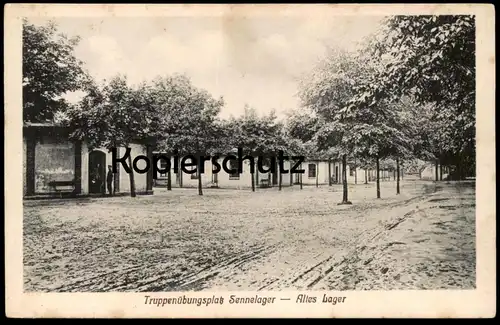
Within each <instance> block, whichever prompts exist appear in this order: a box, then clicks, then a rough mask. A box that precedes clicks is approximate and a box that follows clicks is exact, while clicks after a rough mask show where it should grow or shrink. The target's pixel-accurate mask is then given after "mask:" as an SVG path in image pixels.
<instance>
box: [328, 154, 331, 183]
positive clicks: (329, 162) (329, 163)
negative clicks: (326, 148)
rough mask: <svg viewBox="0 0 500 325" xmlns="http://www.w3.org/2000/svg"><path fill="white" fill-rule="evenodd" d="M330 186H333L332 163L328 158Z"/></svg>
mask: <svg viewBox="0 0 500 325" xmlns="http://www.w3.org/2000/svg"><path fill="white" fill-rule="evenodd" d="M328 186H332V162H331V161H330V158H328Z"/></svg>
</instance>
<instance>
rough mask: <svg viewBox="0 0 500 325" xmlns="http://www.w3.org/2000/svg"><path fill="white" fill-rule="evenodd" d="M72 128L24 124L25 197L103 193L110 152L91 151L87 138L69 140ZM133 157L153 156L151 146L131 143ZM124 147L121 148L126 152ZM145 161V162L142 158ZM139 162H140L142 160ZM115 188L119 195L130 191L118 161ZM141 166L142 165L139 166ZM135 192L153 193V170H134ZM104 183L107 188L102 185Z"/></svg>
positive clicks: (46, 124) (101, 150)
mask: <svg viewBox="0 0 500 325" xmlns="http://www.w3.org/2000/svg"><path fill="white" fill-rule="evenodd" d="M69 134H70V130H69V129H68V128H65V127H61V126H57V125H54V124H48V123H25V125H24V127H23V193H24V197H26V198H28V197H36V196H49V197H50V196H61V195H69V196H80V195H89V194H95V195H99V194H102V193H103V192H104V190H105V188H104V187H105V186H106V174H107V171H108V168H107V166H108V165H111V163H112V156H111V152H108V150H106V149H103V148H98V149H94V150H92V151H89V149H88V147H87V145H86V143H85V142H84V141H72V140H70V139H69ZM130 148H131V155H132V158H133V157H135V156H137V155H147V156H151V153H152V150H151V147H150V146H149V145H148V144H146V143H141V142H139V141H138V142H137V143H134V144H131V145H130ZM123 152H125V149H124V148H119V153H121V154H123ZM141 162H144V161H141ZM139 164H140V163H139ZM118 165H119V168H118V173H117V174H115V175H114V183H113V188H114V189H115V193H116V194H129V193H130V181H129V175H128V174H127V173H126V172H125V170H124V169H123V166H121V164H118ZM140 167H142V166H140ZM134 181H135V182H134V183H135V190H136V194H138V195H140V194H152V193H153V173H152V169H151V171H150V172H148V173H145V174H139V173H134ZM103 186H104V187H103Z"/></svg>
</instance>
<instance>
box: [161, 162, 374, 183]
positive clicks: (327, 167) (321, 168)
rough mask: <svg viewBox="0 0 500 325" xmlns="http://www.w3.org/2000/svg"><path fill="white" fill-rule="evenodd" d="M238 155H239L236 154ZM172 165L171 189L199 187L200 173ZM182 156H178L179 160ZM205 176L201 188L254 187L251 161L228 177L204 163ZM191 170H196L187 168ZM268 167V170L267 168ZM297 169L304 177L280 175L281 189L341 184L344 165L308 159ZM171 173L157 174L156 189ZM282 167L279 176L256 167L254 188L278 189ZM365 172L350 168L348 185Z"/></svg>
mask: <svg viewBox="0 0 500 325" xmlns="http://www.w3.org/2000/svg"><path fill="white" fill-rule="evenodd" d="M235 155H236V154H235ZM224 158H225V157H224V156H221V157H219V159H218V160H217V162H218V163H219V164H220V165H221V166H222V162H223V160H224ZM254 158H255V164H256V165H257V157H254ZM170 159H171V160H170V166H171V168H172V170H171V172H170V176H171V178H172V179H171V186H172V187H186V188H189V187H197V186H198V177H200V175H199V173H194V174H189V173H185V172H182V171H181V170H180V162H179V164H178V165H179V166H178V167H179V170H178V171H177V173H175V172H174V170H173V168H174V158H173V157H170ZM180 160H181V157H179V161H180ZM229 164H230V166H229V167H230V168H231V169H236V168H238V162H237V161H234V160H231V161H230V162H229ZM204 165H205V166H204V173H203V174H201V183H202V187H204V188H209V187H217V188H234V189H243V188H251V187H252V174H251V173H250V162H249V160H244V161H243V173H241V174H238V173H235V174H228V173H227V172H226V171H224V170H223V169H221V170H220V171H219V172H218V173H214V172H213V169H214V168H215V167H213V165H212V162H211V161H205V164H204ZM283 165H284V168H285V170H288V171H290V167H291V166H294V165H295V163H294V162H290V161H285V162H284V164H283ZM166 167H167V162H166V161H165V160H159V161H158V168H159V169H161V170H164V169H166ZM188 168H189V169H191V168H194V167H188ZM267 168H268V167H266V169H267ZM298 169H303V170H304V173H303V174H292V173H289V172H288V173H282V174H281V185H282V186H293V185H299V184H300V183H301V182H302V185H318V186H319V185H329V184H337V183H339V184H341V183H342V164H341V163H340V162H338V161H333V160H328V159H318V160H311V159H309V160H306V161H304V162H302V164H301V166H300V167H299V168H298ZM168 176H169V173H168V172H166V173H161V172H158V173H157V175H156V180H155V181H154V186H157V187H166V186H167V184H168ZM279 177H280V175H279V166H277V168H276V173H271V172H266V173H262V172H260V171H258V169H257V166H255V173H254V182H255V187H271V186H279ZM364 179H365V171H364V169H361V168H357V169H356V172H354V168H353V169H350V167H349V166H347V181H348V182H349V183H354V182H355V181H356V180H357V183H362V182H364Z"/></svg>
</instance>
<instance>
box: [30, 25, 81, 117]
mask: <svg viewBox="0 0 500 325" xmlns="http://www.w3.org/2000/svg"><path fill="white" fill-rule="evenodd" d="M79 41H80V39H79V38H78V37H75V38H68V37H67V36H66V35H64V34H61V33H58V32H57V26H56V25H55V24H54V23H52V22H50V23H49V24H47V25H46V26H37V25H34V24H31V23H29V22H28V21H27V20H24V21H23V53H22V57H23V119H24V121H30V122H43V121H46V120H51V119H52V118H53V116H54V113H55V112H57V111H58V110H61V109H65V108H66V107H67V105H68V103H67V102H66V101H65V100H64V98H63V97H62V96H63V95H65V94H66V93H68V92H73V91H77V90H80V89H82V88H83V87H84V86H85V85H86V83H88V82H89V77H88V75H87V74H86V72H85V70H84V68H83V63H82V62H81V61H80V60H78V59H77V58H76V57H75V55H74V50H75V47H76V46H77V45H78V42H79Z"/></svg>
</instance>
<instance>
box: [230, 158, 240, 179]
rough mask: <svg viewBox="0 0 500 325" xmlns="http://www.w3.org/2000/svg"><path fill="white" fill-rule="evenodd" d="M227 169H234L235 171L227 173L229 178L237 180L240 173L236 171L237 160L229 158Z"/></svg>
mask: <svg viewBox="0 0 500 325" xmlns="http://www.w3.org/2000/svg"><path fill="white" fill-rule="evenodd" d="M229 169H231V170H233V169H234V170H236V173H234V174H229V179H230V180H238V179H240V174H239V173H238V161H237V160H229Z"/></svg>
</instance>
